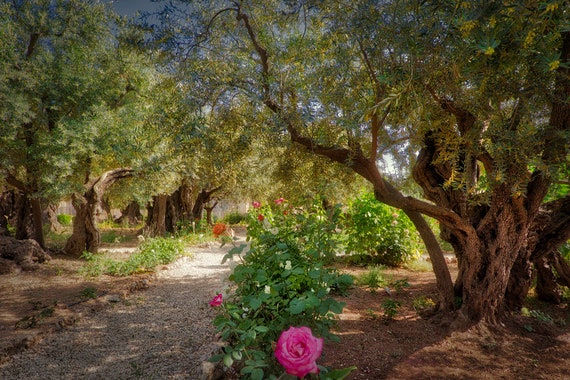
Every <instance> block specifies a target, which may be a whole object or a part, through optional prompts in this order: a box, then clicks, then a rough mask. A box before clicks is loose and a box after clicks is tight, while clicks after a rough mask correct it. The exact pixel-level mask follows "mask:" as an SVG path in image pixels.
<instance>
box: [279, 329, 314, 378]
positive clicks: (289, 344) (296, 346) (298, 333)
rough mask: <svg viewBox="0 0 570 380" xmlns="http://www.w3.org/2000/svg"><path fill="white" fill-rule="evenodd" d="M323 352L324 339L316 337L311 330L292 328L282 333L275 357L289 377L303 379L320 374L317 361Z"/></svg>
mask: <svg viewBox="0 0 570 380" xmlns="http://www.w3.org/2000/svg"><path fill="white" fill-rule="evenodd" d="M322 350H323V339H322V338H316V337H314V336H313V333H312V332H311V329H310V328H308V327H305V326H302V327H299V328H297V327H290V328H289V330H286V331H283V332H282V333H281V336H280V337H279V340H278V341H277V346H276V347H275V357H276V358H277V360H278V361H279V363H281V365H282V366H283V368H285V371H286V372H287V373H288V374H289V375H293V376H297V377H300V378H302V377H304V376H306V375H307V374H308V373H319V367H318V366H317V363H316V361H317V359H318V358H319V356H321V352H322Z"/></svg>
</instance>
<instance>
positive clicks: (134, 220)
mask: <svg viewBox="0 0 570 380" xmlns="http://www.w3.org/2000/svg"><path fill="white" fill-rule="evenodd" d="M142 217H143V216H142V214H141V206H140V205H139V204H138V202H136V201H132V202H131V203H129V204H128V205H127V207H125V208H124V209H123V210H121V216H120V217H119V218H117V220H116V222H117V223H119V224H126V225H128V226H135V225H137V224H138V223H139V222H140V221H141V220H142Z"/></svg>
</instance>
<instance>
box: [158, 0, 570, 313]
mask: <svg viewBox="0 0 570 380" xmlns="http://www.w3.org/2000/svg"><path fill="white" fill-rule="evenodd" d="M161 15H162V17H163V20H168V21H169V22H164V23H162V24H160V25H159V26H158V30H157V31H156V36H157V41H158V42H159V43H160V44H161V46H162V48H164V49H169V51H171V52H173V54H174V55H175V56H177V57H179V58H180V60H179V62H180V64H181V65H183V66H184V65H186V64H188V63H190V65H193V66H192V70H190V71H188V73H189V74H188V75H191V78H192V81H193V82H194V83H196V85H197V86H199V88H203V89H204V90H203V91H201V92H200V93H201V94H216V96H217V97H218V98H219V97H220V94H224V95H225V96H228V97H231V98H232V99H240V101H241V103H247V104H249V103H252V104H254V105H255V107H254V110H255V112H252V113H251V116H250V117H252V118H257V119H258V120H259V118H263V119H265V120H268V119H270V120H272V122H271V123H267V125H266V128H265V130H264V131H265V133H267V134H269V135H271V136H273V138H275V139H276V140H279V139H282V138H284V137H285V136H286V137H288V138H289V139H290V140H291V141H293V142H294V143H296V144H298V145H301V146H303V147H305V148H306V149H307V151H308V152H311V153H312V154H316V155H321V156H325V157H327V158H329V159H331V160H332V161H335V162H337V163H340V164H342V165H344V166H346V167H349V168H351V169H352V170H353V171H354V172H356V173H358V174H359V175H361V176H362V177H363V178H365V179H366V180H367V181H369V182H370V183H371V184H372V186H373V187H374V191H375V194H376V198H377V199H378V200H380V201H382V202H385V203H387V204H390V205H392V206H395V207H398V208H401V209H403V210H404V211H405V212H406V213H407V214H408V215H409V216H410V218H411V219H412V220H413V221H414V223H415V224H416V227H417V228H418V230H419V231H420V233H422V237H423V238H424V241H425V242H426V246H427V248H428V251H429V252H430V255H431V256H432V259H434V260H435V261H434V264H436V263H437V264H436V265H435V267H436V268H435V270H436V276H437V277H438V284H439V289H440V293H441V295H442V298H441V300H440V301H441V306H442V307H443V308H444V309H445V308H453V307H454V306H453V305H452V301H453V299H454V295H457V296H458V297H460V298H461V299H462V300H463V303H462V306H461V310H460V311H461V313H460V314H459V315H461V316H463V317H465V319H466V320H468V321H475V322H476V321H481V320H485V321H488V322H491V323H495V322H496V321H497V320H498V319H499V318H500V316H501V315H502V312H503V311H504V310H506V309H507V308H508V307H511V306H512V305H511V303H514V304H517V303H518V302H519V301H520V297H521V294H524V293H525V292H524V290H523V291H520V289H521V288H525V287H526V289H528V286H527V285H525V284H527V283H528V281H530V277H529V276H528V273H529V271H528V270H527V268H528V266H529V265H530V262H531V261H532V260H534V259H535V258H536V256H537V249H538V248H537V246H536V245H535V243H536V241H537V237H536V236H540V235H541V234H543V233H544V231H546V230H549V231H550V233H551V234H552V233H553V232H554V231H553V230H552V229H554V230H555V232H554V234H555V235H556V236H557V241H558V242H559V243H560V242H563V241H565V240H566V239H568V237H569V234H570V223H568V201H569V196H568V191H567V188H566V190H565V191H563V192H562V193H560V192H559V193H558V198H557V199H556V200H551V202H555V203H545V200H546V198H545V197H546V195H547V193H548V190H549V188H550V186H551V184H552V183H553V182H555V181H556V180H557V179H558V177H559V175H560V173H562V172H561V171H560V168H561V167H564V166H565V165H567V162H568V146H569V144H568V142H569V131H568V128H569V125H570V118H569V115H570V113H569V110H570V108H569V100H568V99H569V94H570V92H569V90H570V82H569V79H568V74H569V56H568V54H570V32H569V29H568V18H569V14H568V10H567V9H566V8H564V7H562V5H560V4H558V3H557V2H549V3H539V2H535V1H506V2H490V3H489V2H485V1H480V2H479V1H473V2H462V1H457V2H447V1H441V2H439V1H434V2H420V1H414V0H410V1H383V2H377V1H366V0H362V1H350V2H343V1H334V2H314V1H269V2H264V3H263V4H260V3H258V2H250V1H225V2H215V3H212V2H207V1H195V2H183V1H180V2H170V3H168V4H166V5H165V8H164V11H163V12H162V13H161ZM200 62H208V64H204V65H200ZM238 104H239V102H238ZM226 106H227V107H229V108H231V107H232V104H229V103H228V104H226ZM387 152H390V153H391V154H392V157H393V159H394V160H395V162H397V163H398V164H399V165H402V166H404V165H409V167H411V168H412V170H410V173H411V174H412V177H413V179H414V181H415V182H416V185H417V186H418V187H419V188H420V189H421V190H422V192H423V194H424V195H423V197H422V198H419V197H413V196H410V195H406V193H404V192H403V191H402V190H400V189H398V184H397V183H394V182H392V181H390V180H389V179H388V177H387V176H385V175H384V173H383V172H381V171H380V169H379V168H380V167H381V166H380V165H379V163H380V161H381V160H382V158H383V157H384V156H383V155H384V154H385V153H387ZM418 152H419V153H418ZM409 194H411V193H409ZM553 204H556V205H557V206H558V207H549V205H553ZM547 209H548V210H550V211H549V212H550V213H552V212H554V213H559V214H558V215H559V216H560V217H561V218H562V220H564V222H563V223H562V224H558V225H557V227H555V225H550V224H549V223H548V222H545V221H543V222H542V224H541V225H540V226H538V225H537V224H536V223H535V222H536V221H537V218H538V217H539V215H545V214H544V213H543V211H544V210H547ZM554 209H557V211H554ZM421 214H423V215H427V216H430V217H433V218H435V219H437V220H438V221H439V222H440V224H441V226H442V232H443V237H444V239H445V240H447V241H449V242H450V243H451V244H452V245H453V247H454V250H455V253H456V255H457V256H458V259H459V262H460V276H459V278H458V279H457V281H456V282H455V284H454V289H451V287H450V286H449V284H450V281H451V280H450V277H449V272H448V271H447V269H446V268H445V267H444V265H445V264H444V263H443V264H442V265H440V264H441V250H440V248H439V247H438V246H436V245H434V244H433V243H434V240H435V239H433V234H432V233H431V232H430V231H429V230H428V229H426V226H427V225H426V224H425V221H424V220H423V218H422V217H421ZM538 240H539V241H540V238H538ZM539 245H540V244H539ZM509 292H510V294H509V296H508V297H507V296H506V294H507V293H509ZM454 293H455V294H454ZM515 293H516V294H517V296H514V297H511V296H513V295H514V294H515ZM513 299H515V301H513ZM507 300H509V301H508V302H507Z"/></svg>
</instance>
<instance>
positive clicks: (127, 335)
mask: <svg viewBox="0 0 570 380" xmlns="http://www.w3.org/2000/svg"><path fill="white" fill-rule="evenodd" d="M229 248H230V247H229V246H225V247H223V248H219V244H217V243H214V244H213V246H212V247H211V248H194V247H193V248H191V249H190V251H191V252H192V253H193V258H182V259H180V260H178V261H176V262H174V263H172V264H171V265H169V266H168V267H167V268H166V269H164V270H161V271H159V272H158V273H157V274H156V276H155V280H153V281H152V282H151V286H150V288H149V289H147V290H146V291H143V292H136V293H133V294H131V296H130V297H128V298H127V299H126V300H122V301H121V302H114V303H113V304H112V306H110V307H107V308H104V309H103V310H102V311H99V312H97V313H94V314H92V315H89V316H87V317H84V318H82V319H81V320H80V321H79V322H77V323H76V324H75V325H73V326H72V327H69V328H68V329H67V330H66V331H63V332H60V333H56V334H51V335H50V336H48V337H47V338H45V339H44V340H43V341H42V342H41V343H40V344H38V345H36V346H34V347H33V348H31V349H29V350H27V351H24V352H23V353H21V354H18V355H16V356H14V357H13V359H12V360H11V361H9V362H8V363H6V364H5V365H4V366H2V367H0V379H6V380H8V379H10V380H12V379H14V380H15V379H26V380H32V379H70V380H71V379H73V380H76V379H205V378H207V377H206V376H205V375H204V373H203V369H202V367H203V362H204V361H205V360H206V359H207V358H208V357H210V355H211V354H212V352H213V350H214V349H215V347H216V345H215V344H214V343H212V342H214V341H215V334H214V326H213V325H212V319H213V318H214V316H215V311H214V310H212V308H211V307H210V306H209V305H208V302H209V301H210V300H211V299H212V297H213V296H214V295H215V294H216V291H218V290H220V289H221V288H222V287H223V286H224V283H225V281H226V278H227V275H228V274H229V266H228V264H227V263H226V264H224V265H222V264H221V261H222V258H223V256H224V254H225V253H226V252H227V251H228V250H229Z"/></svg>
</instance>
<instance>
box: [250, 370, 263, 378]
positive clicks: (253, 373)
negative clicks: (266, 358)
mask: <svg viewBox="0 0 570 380" xmlns="http://www.w3.org/2000/svg"><path fill="white" fill-rule="evenodd" d="M251 379H252V380H263V370H262V369H261V368H255V369H254V370H253V371H251Z"/></svg>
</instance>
